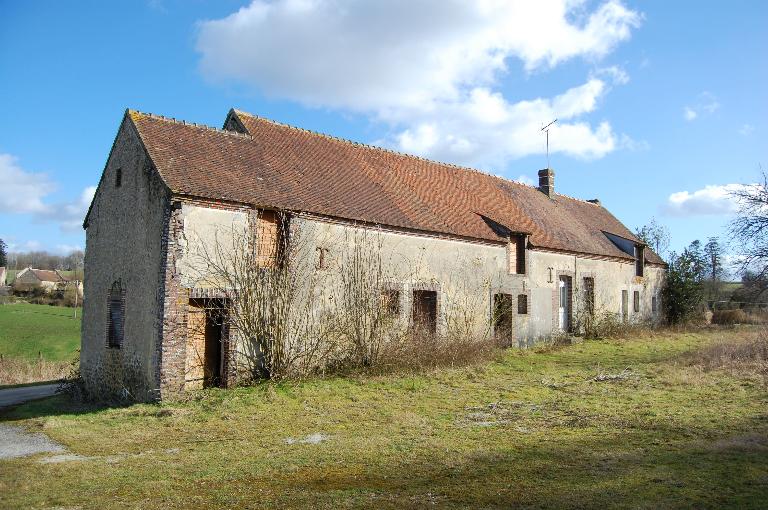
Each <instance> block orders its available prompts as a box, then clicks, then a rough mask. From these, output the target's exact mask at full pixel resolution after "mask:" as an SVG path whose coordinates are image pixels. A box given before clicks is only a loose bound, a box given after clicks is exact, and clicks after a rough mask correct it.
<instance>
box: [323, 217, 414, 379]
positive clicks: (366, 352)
mask: <svg viewBox="0 0 768 510" xmlns="http://www.w3.org/2000/svg"><path fill="white" fill-rule="evenodd" d="M344 237H345V238H344V241H343V245H342V246H343V248H342V250H341V254H340V256H339V258H338V261H337V264H336V267H335V268H334V269H335V270H336V271H337V273H338V278H339V282H340V285H338V286H336V287H335V289H336V296H335V298H334V300H333V302H334V305H335V306H334V310H333V315H334V324H335V329H334V332H335V334H336V335H337V337H338V338H339V339H341V340H342V341H343V342H344V343H346V344H347V345H349V346H350V347H351V352H350V354H351V356H352V360H351V361H352V362H353V363H355V364H360V365H362V366H371V365H375V364H376V363H377V362H378V359H379V355H380V354H381V349H382V348H383V347H384V346H385V344H386V343H392V342H396V341H397V340H398V339H399V338H402V336H401V335H402V333H403V328H402V324H400V323H399V321H398V317H399V312H400V300H401V296H400V291H399V290H398V289H397V288H395V287H394V286H392V285H391V284H392V282H393V281H395V275H393V274H389V273H388V272H386V271H385V263H384V260H383V258H382V249H383V237H382V235H381V232H378V231H375V230H371V229H366V228H358V227H355V228H352V229H348V230H346V231H345V234H344Z"/></svg>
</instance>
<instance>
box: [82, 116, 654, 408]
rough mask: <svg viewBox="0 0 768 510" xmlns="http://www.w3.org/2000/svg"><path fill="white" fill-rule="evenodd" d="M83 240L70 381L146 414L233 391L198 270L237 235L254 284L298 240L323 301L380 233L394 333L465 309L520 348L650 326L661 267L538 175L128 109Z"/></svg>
mask: <svg viewBox="0 0 768 510" xmlns="http://www.w3.org/2000/svg"><path fill="white" fill-rule="evenodd" d="M84 228H85V229H86V231H87V236H86V252H85V267H86V273H87V274H88V278H87V279H86V281H85V308H84V311H83V319H84V320H83V326H82V327H83V329H82V351H81V373H82V375H83V377H84V380H85V381H86V383H87V384H89V385H90V386H91V387H92V388H94V389H96V390H97V391H98V390H99V389H103V388H112V389H114V388H130V389H131V390H130V391H132V392H134V394H135V395H134V396H136V397H137V398H142V399H148V398H163V397H164V396H167V395H170V394H174V393H176V392H179V391H183V390H185V389H190V388H197V387H200V386H202V385H210V384H217V385H222V386H227V385H230V384H232V383H233V382H234V375H232V374H233V373H234V372H233V370H232V367H231V366H230V364H232V363H235V362H236V361H233V360H235V358H236V351H237V347H236V345H235V344H236V338H235V336H236V335H234V334H233V333H232V332H230V331H229V329H228V328H227V327H226V325H225V324H222V323H220V322H217V321H215V320H213V319H212V318H211V317H208V316H207V315H206V313H205V302H206V300H210V299H218V298H219V297H220V296H216V295H215V292H212V290H211V288H210V285H209V284H208V283H206V280H205V278H204V277H202V278H201V276H200V275H201V274H202V273H204V272H205V264H202V265H201V264H200V263H199V260H197V259H195V257H194V253H195V252H196V251H197V250H199V249H200V248H201V247H205V246H208V247H210V246H211V245H212V244H215V243H219V242H221V238H222V237H226V235H227V234H226V232H228V231H232V229H233V228H240V229H243V230H245V231H248V232H253V233H254V235H255V236H257V237H258V239H259V242H258V248H257V249H258V250H259V264H262V265H263V266H264V267H265V268H266V269H268V268H270V267H274V266H275V265H276V264H280V263H281V261H280V260H279V259H280V257H281V253H282V252H281V250H280V249H279V247H280V245H281V243H286V242H287V243H290V242H292V239H293V237H291V236H292V235H293V234H292V233H293V232H294V231H297V230H300V231H301V232H302V233H303V234H302V235H303V242H304V243H306V245H307V248H306V249H303V250H302V251H301V252H300V254H301V255H300V258H301V260H300V261H299V263H302V264H305V265H306V264H309V265H311V268H312V269H314V270H316V271H317V272H323V271H324V272H325V273H324V274H326V275H327V278H326V283H325V284H324V285H327V286H330V287H333V286H334V285H337V280H338V276H339V275H338V274H337V272H334V269H333V265H332V264H329V261H333V260H334V258H335V257H338V256H341V255H340V254H341V252H342V251H343V250H344V249H345V243H349V242H350V241H349V239H351V238H350V237H349V233H350V232H360V231H371V232H375V233H376V234H375V235H376V236H377V239H378V243H379V244H378V246H380V249H381V250H382V252H383V256H382V260H383V264H384V266H385V267H384V269H385V270H386V271H387V275H388V280H387V282H388V283H387V288H386V289H385V291H386V294H387V299H388V301H389V303H390V305H391V311H392V313H393V314H394V315H396V316H397V319H398V320H399V321H401V322H402V324H403V327H405V328H407V327H409V326H411V325H412V324H413V323H414V322H416V321H417V320H418V321H419V323H424V324H426V327H427V328H428V329H429V330H431V332H432V333H435V334H440V333H441V332H443V331H445V330H446V328H448V327H449V324H450V320H451V317H452V316H454V315H455V314H456V313H457V310H458V308H459V305H460V304H461V306H463V310H462V313H463V314H464V315H465V316H468V317H470V318H471V320H472V324H473V326H472V327H473V328H474V331H475V333H476V334H478V335H483V334H485V335H501V334H503V335H506V336H507V337H508V338H509V340H510V343H512V344H515V345H520V346H526V345H529V344H531V343H533V342H535V341H536V340H537V339H540V338H543V337H548V336H551V335H553V334H557V333H558V332H565V333H568V332H572V331H574V330H575V329H577V328H579V327H580V324H579V314H582V313H584V312H588V313H594V312H595V311H597V310H600V311H602V312H607V313H611V314H614V315H615V317H617V318H618V320H625V321H639V320H643V321H645V320H657V319H659V318H660V309H661V308H660V290H661V286H662V283H663V275H664V267H665V266H664V262H663V261H662V259H661V258H660V257H659V256H658V255H657V254H656V253H654V252H653V251H652V250H651V249H650V248H649V247H648V246H645V245H644V244H643V242H642V241H641V240H639V239H638V238H637V237H636V236H634V235H633V234H632V232H630V230H629V229H627V228H626V227H625V226H624V225H623V224H622V223H621V222H620V221H619V220H618V219H616V217H614V216H613V215H612V214H611V213H610V212H609V211H608V210H606V209H605V208H604V207H602V206H601V204H600V202H599V201H598V200H578V199H575V198H571V197H568V196H566V195H563V194H560V193H557V192H556V191H555V183H554V172H553V171H552V170H550V169H545V170H541V171H540V172H539V186H538V187H533V186H528V185H524V184H520V183H517V182H512V181H509V180H506V179H503V178H500V177H496V176H492V175H488V174H486V173H483V172H480V171H477V170H472V169H469V168H462V167H458V166H454V165H449V164H444V163H439V162H434V161H429V160H426V159H422V158H418V157H414V156H410V155H406V154H400V153H397V152H393V151H390V150H386V149H381V148H378V147H372V146H369V145H364V144H360V143H354V142H351V141H347V140H343V139H339V138H334V137H331V136H327V135H323V134H319V133H315V132H311V131H308V130H304V129H300V128H296V127H292V126H288V125H284V124H280V123H277V122H273V121H270V120H267V119H264V118H260V117H257V116H254V115H251V114H248V113H245V112H242V111H238V110H231V111H230V112H229V114H228V115H227V117H226V120H225V122H224V126H223V129H215V128H211V127H207V126H202V125H197V124H193V123H188V122H184V121H177V120H175V119H169V118H165V117H162V116H156V115H152V114H145V113H140V112H137V111H133V110H127V111H126V113H125V115H124V117H123V120H122V123H121V124H120V128H119V130H118V133H117V137H116V139H115V141H114V144H113V146H112V150H111V152H110V154H109V157H108V159H107V163H106V166H105V168H104V172H103V174H102V176H101V180H100V182H99V186H98V189H97V191H96V194H95V196H94V199H93V202H92V203H91V206H90V209H89V211H88V214H87V216H86V218H85V222H84ZM286 232H288V233H289V234H287V233H286ZM285 236H288V238H287V239H286V238H285ZM244 249H246V248H244ZM196 260H197V261H196ZM499 310H503V313H499ZM193 325H196V326H198V328H197V329H195V330H194V331H193V329H192V326H193ZM200 325H203V327H202V328H200V327H199V326H200ZM201 331H202V332H201Z"/></svg>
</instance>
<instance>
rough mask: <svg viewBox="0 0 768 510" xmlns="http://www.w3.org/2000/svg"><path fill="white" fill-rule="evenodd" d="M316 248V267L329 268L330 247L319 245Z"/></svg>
mask: <svg viewBox="0 0 768 510" xmlns="http://www.w3.org/2000/svg"><path fill="white" fill-rule="evenodd" d="M315 250H316V251H317V263H316V264H315V269H328V263H329V258H328V248H321V247H320V246H318V247H317V248H316V249H315Z"/></svg>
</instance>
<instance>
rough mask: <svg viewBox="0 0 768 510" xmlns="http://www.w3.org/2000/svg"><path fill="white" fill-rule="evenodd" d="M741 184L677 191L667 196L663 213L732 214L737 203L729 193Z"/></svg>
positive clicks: (685, 214) (694, 214)
mask: <svg viewBox="0 0 768 510" xmlns="http://www.w3.org/2000/svg"><path fill="white" fill-rule="evenodd" d="M743 186H744V185H743V184H723V185H709V186H705V187H704V188H703V189H699V190H696V191H694V192H692V193H691V192H688V191H678V192H676V193H672V194H671V195H669V198H668V199H667V203H666V204H664V206H663V207H662V209H663V211H664V212H665V213H667V214H669V215H672V216H702V215H719V214H732V213H734V212H736V210H737V209H738V202H737V201H736V200H735V199H734V198H733V197H732V196H731V193H732V192H734V191H736V190H739V189H741V188H743Z"/></svg>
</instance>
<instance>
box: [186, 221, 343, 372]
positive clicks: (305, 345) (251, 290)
mask: <svg viewBox="0 0 768 510" xmlns="http://www.w3.org/2000/svg"><path fill="white" fill-rule="evenodd" d="M260 218H261V215H260V214H256V215H254V217H253V218H252V221H251V225H250V226H249V228H246V229H243V228H239V227H236V226H233V227H232V228H228V229H219V231H217V232H216V234H215V240H214V242H213V243H210V244H209V243H205V242H196V243H195V250H194V251H193V252H192V253H191V254H190V257H191V258H192V260H193V261H194V264H193V268H192V272H193V273H195V274H194V278H195V284H196V286H199V287H202V288H206V289H208V290H210V291H212V292H211V294H212V295H214V296H217V297H218V299H216V300H212V301H209V303H211V306H210V307H209V309H208V313H212V314H219V315H220V320H221V321H222V322H226V324H227V325H228V327H229V328H230V338H231V341H230V348H231V349H232V350H233V352H232V353H231V356H232V360H233V362H234V363H235V364H236V366H237V368H236V370H238V372H240V374H241V375H245V379H246V380H247V379H248V378H251V379H261V378H270V379H281V378H284V377H289V376H302V375H306V373H307V371H308V370H309V369H310V367H317V366H319V365H322V361H323V359H324V358H325V357H326V356H327V354H328V353H329V352H330V351H331V350H332V349H333V346H332V345H331V344H330V343H329V342H326V341H324V340H325V337H326V326H327V321H326V320H324V319H323V318H322V317H318V312H317V310H318V308H317V307H315V306H314V304H315V298H316V293H315V287H316V284H317V275H316V273H315V271H313V270H312V269H313V268H312V267H311V265H308V264H306V263H302V261H301V257H300V256H299V255H300V254H301V253H303V252H306V243H305V242H304V239H303V237H302V232H301V231H300V230H299V228H292V227H291V223H290V218H289V217H288V216H287V215H285V216H283V215H281V217H280V221H279V222H278V227H277V228H278V232H277V240H278V241H277V243H278V245H277V246H275V247H272V246H271V245H270V241H269V240H265V239H262V238H261V236H262V233H261V232H260V231H259V229H258V228H256V227H255V226H254V224H258V221H259V219H260ZM289 239H290V242H289ZM270 249H274V250H275V251H276V252H275V253H271V254H270V253H265V251H266V252H268V251H269V250H270Z"/></svg>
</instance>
